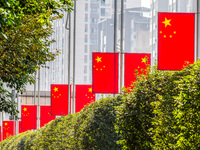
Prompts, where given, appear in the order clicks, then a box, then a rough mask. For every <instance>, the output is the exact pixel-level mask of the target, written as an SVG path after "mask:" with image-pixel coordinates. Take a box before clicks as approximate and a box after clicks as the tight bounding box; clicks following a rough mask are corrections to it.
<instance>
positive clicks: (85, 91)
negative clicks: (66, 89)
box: [76, 85, 95, 113]
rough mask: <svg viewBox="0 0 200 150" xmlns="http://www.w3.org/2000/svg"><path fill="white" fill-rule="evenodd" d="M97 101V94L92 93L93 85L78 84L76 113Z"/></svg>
mask: <svg viewBox="0 0 200 150" xmlns="http://www.w3.org/2000/svg"><path fill="white" fill-rule="evenodd" d="M93 101H95V94H94V93H92V85H76V113H77V112H79V111H81V109H82V108H83V107H84V106H85V105H87V104H89V103H91V102H93Z"/></svg>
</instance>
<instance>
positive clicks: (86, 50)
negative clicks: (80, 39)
mask: <svg viewBox="0 0 200 150" xmlns="http://www.w3.org/2000/svg"><path fill="white" fill-rule="evenodd" d="M87 52H88V49H87V45H85V53H87Z"/></svg>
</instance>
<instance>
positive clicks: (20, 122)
mask: <svg viewBox="0 0 200 150" xmlns="http://www.w3.org/2000/svg"><path fill="white" fill-rule="evenodd" d="M25 131H28V129H22V121H19V133H22V132H25Z"/></svg>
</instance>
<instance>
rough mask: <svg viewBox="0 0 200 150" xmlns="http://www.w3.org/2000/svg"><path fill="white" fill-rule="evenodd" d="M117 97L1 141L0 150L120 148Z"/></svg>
mask: <svg viewBox="0 0 200 150" xmlns="http://www.w3.org/2000/svg"><path fill="white" fill-rule="evenodd" d="M120 104H121V97H120V96H118V97H116V98H113V97H108V98H102V99H100V100H98V101H96V102H94V103H92V104H90V105H88V106H86V107H85V108H84V109H83V110H82V111H81V112H79V113H76V114H72V115H67V116H63V117H60V118H56V119H55V120H53V121H51V122H50V123H48V124H46V125H45V126H44V127H42V128H41V129H38V130H37V131H35V132H33V131H27V132H24V133H21V134H18V135H16V136H13V137H10V138H7V139H6V140H4V141H3V142H1V145H0V146H1V149H6V150H9V149H20V150H22V149H27V150H31V149H33V150H36V149H40V150H46V149H102V150H112V149H113V150H117V149H121V147H120V145H118V144H117V141H118V140H119V139H120V135H119V134H118V133H116V131H115V128H114V127H115V124H116V110H115V107H116V106H119V105H120Z"/></svg>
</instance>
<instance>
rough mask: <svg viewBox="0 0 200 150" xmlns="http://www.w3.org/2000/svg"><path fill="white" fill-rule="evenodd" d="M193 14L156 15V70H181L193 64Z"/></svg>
mask: <svg viewBox="0 0 200 150" xmlns="http://www.w3.org/2000/svg"><path fill="white" fill-rule="evenodd" d="M194 31H195V14H194V13H158V69H159V70H181V69H182V68H183V66H184V64H185V63H186V62H188V63H193V62H194V45H195V42H194V39H195V34H194Z"/></svg>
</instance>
